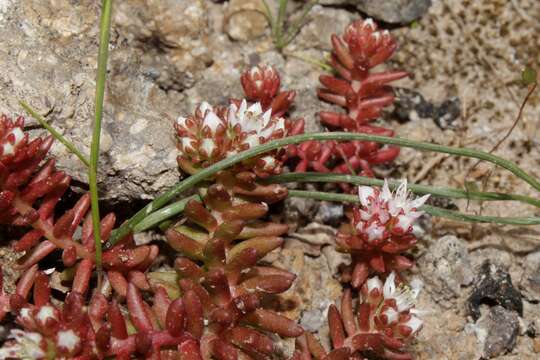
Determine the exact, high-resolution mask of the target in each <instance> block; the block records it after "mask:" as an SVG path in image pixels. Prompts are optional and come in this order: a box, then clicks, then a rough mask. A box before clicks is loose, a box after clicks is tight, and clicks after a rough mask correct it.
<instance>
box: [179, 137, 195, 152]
mask: <svg viewBox="0 0 540 360" xmlns="http://www.w3.org/2000/svg"><path fill="white" fill-rule="evenodd" d="M180 143H181V147H182V149H183V150H184V151H185V150H188V149H191V150H193V145H192V143H191V138H188V137H183V138H180Z"/></svg>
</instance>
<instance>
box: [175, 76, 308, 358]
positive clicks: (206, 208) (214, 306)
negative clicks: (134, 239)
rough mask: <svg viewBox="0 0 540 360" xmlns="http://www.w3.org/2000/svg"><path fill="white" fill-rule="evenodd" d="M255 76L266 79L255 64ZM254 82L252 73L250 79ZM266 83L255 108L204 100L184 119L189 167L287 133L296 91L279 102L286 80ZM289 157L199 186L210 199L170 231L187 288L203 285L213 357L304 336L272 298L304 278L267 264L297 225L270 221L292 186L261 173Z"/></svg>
mask: <svg viewBox="0 0 540 360" xmlns="http://www.w3.org/2000/svg"><path fill="white" fill-rule="evenodd" d="M264 70H267V69H263V70H262V71H264ZM250 75H251V76H252V77H257V76H258V74H257V73H256V72H255V71H251V72H250ZM243 79H245V77H243ZM277 79H278V84H279V78H277ZM274 80H275V78H274ZM257 81H258V80H255V81H254V82H257ZM248 82H249V80H244V84H248ZM263 84H264V85H265V86H263V87H261V88H258V89H256V88H251V90H252V91H251V94H252V95H253V96H252V97H251V98H252V99H253V98H255V97H260V98H261V100H263V99H264V100H266V101H263V103H262V104H261V103H259V102H255V103H252V104H249V105H248V102H247V101H246V100H241V101H233V102H232V104H231V105H230V106H229V107H212V106H210V105H209V104H207V103H202V104H201V105H200V106H199V107H198V108H197V109H196V110H195V113H194V114H193V115H192V116H188V117H180V118H178V120H177V122H176V125H175V128H176V132H177V137H178V149H179V153H180V155H179V156H178V164H179V165H180V167H181V168H182V169H183V170H184V171H186V172H188V173H191V174H194V173H196V172H197V171H199V170H200V169H201V168H204V167H207V166H209V165H212V164H213V163H215V162H217V161H219V160H221V159H224V158H226V157H229V156H232V155H235V154H237V153H239V152H241V151H243V150H247V149H249V148H252V147H255V146H257V145H259V144H262V143H265V142H268V141H270V140H273V139H279V138H283V137H285V136H287V134H288V133H289V131H290V129H291V124H290V122H289V121H288V120H286V119H285V118H283V117H281V116H279V115H282V114H283V111H284V110H283V106H284V105H283V104H284V101H285V104H286V99H287V98H289V95H284V96H279V95H278V97H277V100H270V95H272V94H274V93H275V91H274V89H276V87H275V86H274V85H272V86H273V88H272V91H266V92H265V89H267V87H268V85H267V84H268V82H266V83H265V82H264V81H263ZM274 84H275V82H274ZM263 109H264V110H263ZM274 114H278V115H274ZM283 155H284V153H283V151H274V152H271V153H267V154H265V155H263V156H259V157H254V158H252V159H249V160H247V161H244V162H241V163H239V164H238V165H236V166H235V167H233V168H229V169H227V170H225V171H221V172H219V173H218V174H217V175H216V176H215V177H214V178H213V179H210V180H209V181H207V183H206V184H204V185H203V186H200V187H199V193H200V194H201V198H202V202H198V201H196V200H191V201H189V202H188V203H187V205H186V207H185V209H184V218H183V220H182V221H181V222H180V223H179V224H178V225H177V226H174V227H172V228H170V229H169V230H168V231H167V241H168V243H169V245H170V246H171V247H173V248H174V249H175V250H177V251H179V252H180V254H181V255H182V256H181V257H179V258H177V259H176V261H175V269H176V271H177V273H178V275H179V277H180V279H181V280H180V289H181V291H182V292H186V291H193V294H194V295H193V296H194V298H196V299H197V300H196V301H197V302H199V303H200V308H201V311H202V317H203V318H204V319H205V321H206V322H207V326H206V329H207V330H206V331H205V332H204V333H203V326H202V323H201V324H200V325H201V327H200V329H199V332H198V334H197V338H198V339H200V341H201V344H208V351H209V354H211V356H213V357H214V358H216V359H224V360H225V359H242V358H245V359H250V358H256V359H265V358H269V357H270V356H271V355H272V354H274V353H275V351H276V349H275V346H274V344H273V340H272V338H271V337H269V336H268V335H267V333H276V334H278V335H280V336H283V337H298V336H300V335H301V334H302V333H303V330H302V329H301V328H300V327H299V326H298V325H296V323H295V322H294V321H292V320H290V319H288V318H286V317H285V316H283V315H280V314H279V313H277V312H275V311H272V310H271V309H267V308H266V306H267V305H265V304H267V303H268V302H269V301H270V299H271V298H272V297H274V296H275V295H277V294H280V293H282V292H284V291H286V290H287V289H288V288H289V287H290V286H291V285H292V282H293V281H294V279H295V277H296V276H295V275H294V274H292V273H290V272H288V271H285V270H282V269H278V268H275V267H272V266H268V265H263V264H260V260H261V259H262V258H263V257H264V256H265V255H266V254H268V253H269V252H270V251H272V250H274V249H277V248H279V247H280V246H281V245H282V243H283V240H282V239H281V238H280V237H279V236H280V235H282V234H284V233H286V232H287V230H288V227H287V225H284V224H280V223H275V222H271V221H264V220H263V218H264V216H265V215H267V212H268V204H272V203H275V202H277V201H280V200H282V199H284V198H285V197H286V196H287V189H286V188H285V187H283V186H281V185H277V184H275V185H263V184H261V183H260V182H259V180H258V179H259V177H265V176H268V175H271V174H278V173H280V172H281V170H282V164H283Z"/></svg>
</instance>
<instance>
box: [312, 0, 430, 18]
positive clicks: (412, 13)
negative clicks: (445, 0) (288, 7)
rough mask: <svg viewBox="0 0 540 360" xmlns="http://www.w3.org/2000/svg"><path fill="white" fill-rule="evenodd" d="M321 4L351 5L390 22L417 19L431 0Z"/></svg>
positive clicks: (331, 2)
mask: <svg viewBox="0 0 540 360" xmlns="http://www.w3.org/2000/svg"><path fill="white" fill-rule="evenodd" d="M320 4H321V5H328V6H341V5H353V6H356V8H357V9H358V10H360V11H362V12H363V13H365V14H367V15H368V16H370V17H372V18H374V19H377V20H382V21H385V22H387V23H392V24H406V23H409V22H411V21H413V20H416V19H419V18H420V17H422V15H424V14H425V13H426V12H427V10H428V9H429V7H430V6H431V0H381V1H375V0H321V2H320Z"/></svg>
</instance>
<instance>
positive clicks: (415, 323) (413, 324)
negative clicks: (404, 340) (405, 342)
mask: <svg viewBox="0 0 540 360" xmlns="http://www.w3.org/2000/svg"><path fill="white" fill-rule="evenodd" d="M423 323H424V322H423V321H422V320H420V319H419V318H417V317H416V316H411V318H410V319H409V321H407V322H406V323H404V324H403V325H405V326H408V327H410V328H411V330H412V333H411V334H414V333H416V332H417V331H418V330H420V328H421V327H422V324H423Z"/></svg>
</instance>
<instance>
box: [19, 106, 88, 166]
mask: <svg viewBox="0 0 540 360" xmlns="http://www.w3.org/2000/svg"><path fill="white" fill-rule="evenodd" d="M19 104H20V105H21V106H22V107H23V108H24V110H26V112H27V113H29V114H30V116H32V117H33V118H34V119H36V121H37V122H38V123H39V124H40V125H41V126H43V127H44V128H45V129H46V130H47V131H48V132H49V133H50V134H51V135H52V136H53V137H54V138H55V139H56V140H58V141H60V142H61V143H62V144H63V145H64V146H65V147H66V148H67V149H68V150H69V151H70V152H71V153H73V154H74V155H75V156H77V157H78V158H79V160H81V161H82V163H83V164H84V165H86V166H90V160H88V158H87V157H86V156H84V155H83V154H82V152H80V151H79V149H77V147H75V145H73V143H72V142H70V141H69V140H68V139H66V138H65V137H64V136H63V135H62V134H60V133H59V132H58V131H56V129H55V128H53V127H52V126H51V125H49V123H48V122H47V121H46V120H45V119H44V118H43V117H42V116H41V115H39V114H38V113H37V112H36V111H35V110H34V109H32V107H31V106H30V105H28V104H27V103H26V102H24V101H22V100H20V101H19Z"/></svg>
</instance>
